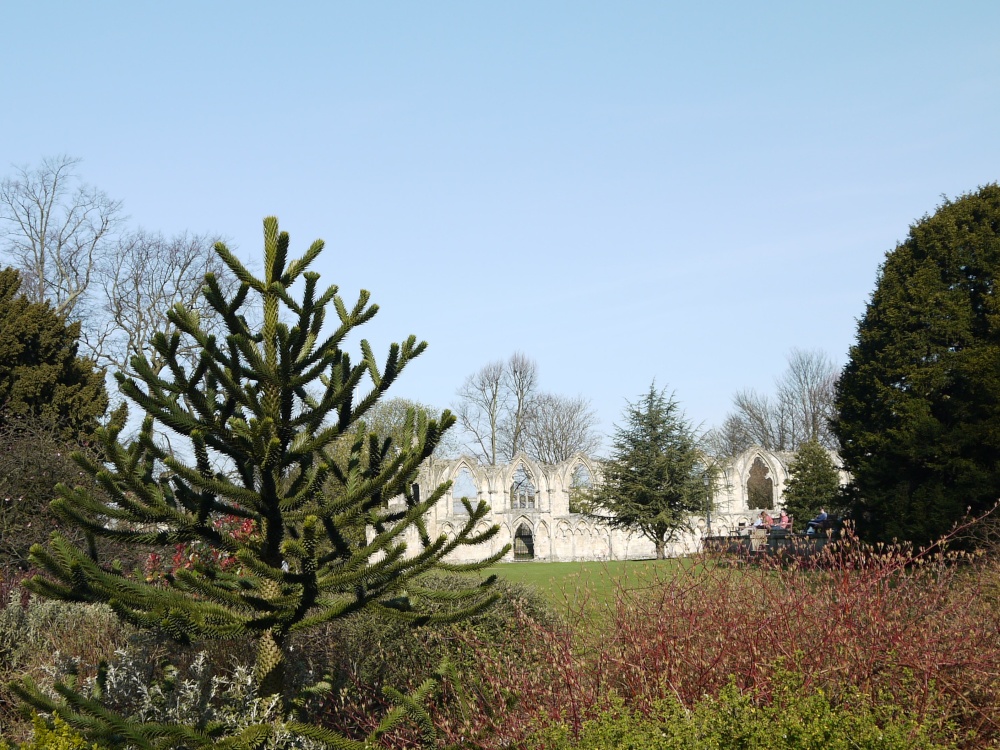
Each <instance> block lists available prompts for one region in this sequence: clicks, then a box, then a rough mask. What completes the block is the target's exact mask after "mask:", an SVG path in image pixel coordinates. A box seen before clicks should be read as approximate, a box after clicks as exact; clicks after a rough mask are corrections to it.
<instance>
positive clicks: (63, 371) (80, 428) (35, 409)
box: [0, 268, 108, 439]
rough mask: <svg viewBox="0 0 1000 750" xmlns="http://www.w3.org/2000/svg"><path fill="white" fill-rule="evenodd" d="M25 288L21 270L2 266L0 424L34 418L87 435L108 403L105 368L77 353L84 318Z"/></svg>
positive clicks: (13, 424)
mask: <svg viewBox="0 0 1000 750" xmlns="http://www.w3.org/2000/svg"><path fill="white" fill-rule="evenodd" d="M20 288H21V279H20V276H19V274H18V272H17V271H15V270H13V269H11V268H8V269H5V270H3V271H0V428H3V427H16V426H17V425H18V424H21V423H24V422H26V421H30V422H34V423H41V424H43V425H45V426H46V427H47V428H53V429H56V430H58V432H59V433H61V434H62V435H63V436H64V437H66V438H68V439H76V438H77V437H78V436H83V437H87V436H89V435H91V434H92V433H93V431H94V429H95V428H96V427H97V424H98V420H99V419H100V417H101V416H102V415H103V414H104V412H105V410H106V409H107V406H108V395H107V392H106V391H105V388H104V373H103V372H101V371H100V370H98V369H96V368H95V367H94V363H93V362H92V361H91V360H89V359H87V358H85V357H80V356H78V355H77V348H78V340H79V337H80V324H79V323H78V322H77V323H69V322H67V320H66V318H65V317H63V316H62V315H59V314H58V313H56V311H55V310H53V309H52V307H51V305H49V304H48V303H47V302H32V301H30V300H29V299H28V298H27V297H25V296H24V295H22V294H20V293H19V292H20Z"/></svg>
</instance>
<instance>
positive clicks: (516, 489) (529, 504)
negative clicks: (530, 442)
mask: <svg viewBox="0 0 1000 750" xmlns="http://www.w3.org/2000/svg"><path fill="white" fill-rule="evenodd" d="M510 507H511V508H534V507H535V485H534V483H533V482H532V481H531V474H529V473H528V470H527V469H525V468H524V464H519V465H518V467H517V470H516V471H515V472H514V476H513V478H512V479H511V482H510Z"/></svg>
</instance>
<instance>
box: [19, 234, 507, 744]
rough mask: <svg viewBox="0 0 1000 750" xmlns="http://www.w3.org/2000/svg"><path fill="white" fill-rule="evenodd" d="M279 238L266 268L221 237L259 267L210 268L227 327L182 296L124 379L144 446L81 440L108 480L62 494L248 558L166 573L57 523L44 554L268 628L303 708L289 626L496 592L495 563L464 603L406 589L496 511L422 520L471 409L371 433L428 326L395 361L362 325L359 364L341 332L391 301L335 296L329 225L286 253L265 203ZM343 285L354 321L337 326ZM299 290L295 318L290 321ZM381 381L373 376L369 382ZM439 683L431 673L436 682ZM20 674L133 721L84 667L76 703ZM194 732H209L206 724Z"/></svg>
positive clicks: (230, 259) (69, 504) (98, 521)
mask: <svg viewBox="0 0 1000 750" xmlns="http://www.w3.org/2000/svg"><path fill="white" fill-rule="evenodd" d="M264 240H265V241H264V248H265V253H264V277H263V278H257V277H255V276H254V275H253V274H251V273H250V272H249V271H248V270H247V269H246V268H245V267H244V266H243V265H242V264H241V263H240V262H239V261H238V260H237V259H236V258H235V256H234V255H233V254H232V253H231V252H230V251H229V250H228V249H227V248H226V247H225V246H224V245H222V244H220V245H218V246H217V248H216V249H217V252H218V253H219V256H220V257H221V258H222V260H223V261H224V262H225V263H226V264H227V265H228V266H229V268H230V269H232V271H233V272H234V274H235V275H236V276H237V278H238V279H239V280H240V282H241V284H240V288H239V290H238V291H237V292H236V294H235V296H234V297H233V299H231V300H227V299H226V298H225V297H224V295H223V294H222V291H221V289H220V287H219V285H218V283H217V282H216V280H215V279H214V278H213V277H211V276H207V277H206V284H205V297H206V299H207V301H208V303H209V304H210V305H211V306H212V307H213V308H214V309H215V310H217V311H218V312H219V313H220V315H221V317H222V319H223V320H224V321H225V325H226V331H227V334H226V336H225V339H224V340H221V341H220V340H217V339H216V338H214V337H212V336H209V335H208V334H207V333H206V332H205V331H204V330H203V329H202V328H201V327H200V323H199V320H198V316H197V315H195V314H193V313H190V312H189V311H187V310H185V309H184V308H183V307H180V306H178V307H175V308H174V309H172V310H171V311H170V313H169V318H170V320H171V322H172V323H173V325H174V326H175V327H176V329H177V331H178V332H177V333H175V334H173V335H172V336H170V337H169V338H168V337H166V336H165V335H163V334H157V335H156V336H154V338H153V341H152V345H153V347H154V348H155V350H156V352H157V353H158V355H159V356H160V357H162V358H163V360H164V362H165V364H166V366H165V367H162V368H154V367H152V366H151V365H150V363H149V362H148V361H146V359H145V358H136V359H135V360H134V361H133V363H132V365H133V368H134V372H135V373H136V376H135V377H134V378H126V377H124V376H122V375H118V376H117V377H118V380H119V384H120V387H121V390H122V392H123V393H124V394H125V395H126V396H127V397H128V398H129V399H130V400H131V401H132V402H134V403H135V404H137V405H138V406H139V407H140V408H141V409H142V410H143V411H144V412H145V414H146V418H145V419H144V421H143V425H142V429H141V430H140V434H139V437H138V439H137V440H135V441H133V442H132V443H130V444H127V445H126V444H123V443H122V442H120V431H121V425H120V424H116V425H112V426H109V427H107V428H104V429H102V430H100V431H99V433H98V435H99V440H100V442H101V444H102V445H103V446H104V448H105V455H106V456H107V463H106V464H104V465H98V464H95V463H94V462H92V461H87V460H85V459H82V458H81V459H80V466H81V467H82V468H83V470H84V471H85V472H86V473H88V474H90V475H92V476H94V477H95V478H96V479H97V481H98V483H99V484H100V486H101V487H102V489H103V490H104V493H105V495H106V496H98V495H95V494H93V493H90V492H88V491H86V490H84V489H80V488H75V489H74V488H70V487H66V486H59V487H58V488H57V492H58V494H59V499H57V500H56V501H55V502H54V503H53V507H54V508H55V509H56V510H57V512H59V513H60V514H61V515H63V516H64V517H65V518H67V519H68V520H71V521H73V522H75V523H78V524H80V525H81V526H83V527H84V528H86V529H87V530H88V531H90V532H92V533H93V534H96V535H99V536H104V537H113V538H117V539H120V540H126V541H129V542H131V543H134V544H137V545H143V544H177V543H186V542H192V541H198V542H201V543H204V544H206V545H208V546H209V547H210V548H212V549H215V550H219V551H222V552H225V553H226V554H227V555H231V556H232V557H234V558H235V560H236V561H237V565H236V566H235V568H234V569H233V570H220V569H214V568H209V567H207V566H201V565H196V566H195V567H194V568H193V569H191V570H182V571H178V573H177V574H176V575H172V576H168V578H167V581H166V585H164V584H163V583H149V582H146V581H143V580H137V579H134V578H130V577H127V576H125V575H123V574H122V573H121V571H119V570H116V569H114V568H109V567H107V566H104V565H101V564H100V563H99V562H98V561H97V560H95V559H93V557H92V555H90V554H88V552H87V551H85V550H81V549H78V548H76V547H74V546H73V545H71V544H69V543H68V542H67V541H66V540H64V539H63V538H61V537H59V536H58V535H54V536H53V539H52V542H51V545H50V547H49V548H48V549H44V548H41V547H39V546H36V547H35V548H33V551H32V553H33V559H34V561H35V562H36V564H37V565H39V567H41V568H42V569H43V570H44V571H45V572H46V575H45V576H37V577H35V578H34V579H32V581H31V582H30V583H29V587H30V588H31V589H32V590H33V591H36V592H38V593H39V594H42V595H44V596H48V597H53V598H59V599H66V600H72V601H81V602H107V603H109V604H110V605H111V606H112V607H113V608H114V609H115V611H116V612H117V613H118V614H119V615H120V616H121V617H123V618H124V619H126V620H128V621H130V622H132V623H135V624H137V625H139V626H140V627H157V628H160V629H162V630H164V631H166V632H167V633H169V634H170V636H171V637H173V638H174V639H175V640H177V641H179V642H182V643H188V642H191V641H192V640H196V639H203V638H234V637H247V638H251V639H253V640H255V641H256V642H257V663H256V666H255V674H257V676H258V678H259V679H260V681H261V691H262V693H263V694H264V695H278V696H281V697H282V698H283V699H284V700H285V705H286V707H287V708H289V709H291V708H292V707H293V706H294V705H295V700H294V698H293V697H292V696H290V695H289V694H288V690H287V689H286V688H287V686H286V685H285V682H284V664H285V647H286V638H287V636H288V635H289V634H290V633H292V632H294V631H299V630H303V629H305V628H308V627H313V626H315V625H318V624H321V623H323V622H327V621H330V620H334V619H337V618H340V617H344V616H346V615H349V614H350V613H352V612H354V611H357V610H359V609H361V608H363V607H367V606H376V607H378V608H380V609H383V610H385V611H389V612H393V613H395V614H396V615H398V616H400V617H403V618H404V619H406V620H409V621H412V622H415V623H421V622H433V621H447V620H452V619H456V618H458V617H462V616H467V615H468V614H471V613H472V612H474V611H476V610H477V609H479V608H481V607H483V606H485V605H486V604H488V603H489V601H490V600H491V595H490V592H489V591H488V589H489V582H488V583H487V585H486V586H480V587H474V588H470V589H468V590H467V591H464V592H456V593H449V595H448V596H447V597H438V601H447V602H449V603H451V605H452V609H451V611H441V612H435V613H433V614H427V613H421V612H419V611H414V610H413V608H412V606H411V604H410V603H409V601H408V599H407V594H406V590H407V587H408V585H409V582H410V581H411V580H412V579H413V578H414V577H415V576H418V575H420V574H421V573H423V572H425V571H427V570H430V569H431V568H434V567H436V566H441V565H442V564H443V563H442V559H443V558H444V556H446V555H447V554H449V553H450V552H452V551H453V550H455V549H456V548H457V547H459V546H462V545H466V544H479V543H482V542H485V541H487V540H488V539H489V538H490V537H492V536H493V534H495V533H496V528H495V527H494V528H491V529H489V530H488V531H486V532H479V533H477V532H475V531H474V530H475V528H476V527H477V525H478V523H479V522H480V521H482V520H483V518H484V517H485V514H486V507H485V506H483V505H481V506H479V507H477V508H472V507H471V506H468V507H469V511H470V513H469V518H468V521H467V522H466V524H465V526H464V527H463V528H462V529H461V530H460V531H459V533H458V534H457V535H456V536H455V537H454V538H452V539H448V538H446V537H444V536H440V537H437V538H431V537H430V536H429V535H428V533H427V529H426V527H425V525H424V523H423V520H422V519H423V516H424V515H425V514H426V513H427V512H428V511H429V510H430V509H431V508H432V507H433V506H434V505H435V504H436V503H437V502H438V501H439V500H440V499H441V497H442V496H443V494H444V492H445V490H446V487H439V488H437V489H436V490H435V491H432V492H430V493H428V497H427V498H426V499H423V500H418V499H417V498H416V497H414V495H413V494H411V492H410V485H411V483H412V482H413V480H414V479H415V477H416V473H417V471H418V469H419V466H420V464H421V463H422V462H423V461H424V460H425V459H426V458H428V457H429V456H430V455H431V453H432V451H433V450H434V447H435V446H436V444H437V442H438V440H439V439H440V436H441V433H442V432H443V431H444V430H446V429H447V428H448V427H450V426H451V424H452V423H453V422H454V417H452V415H451V414H450V413H449V412H447V411H446V412H444V413H443V414H442V415H441V417H440V419H438V420H433V419H428V418H427V417H426V415H423V414H421V415H419V418H418V415H416V414H411V415H408V417H407V422H406V427H405V429H404V436H405V437H404V439H403V440H402V441H401V442H400V444H398V445H394V444H393V443H392V440H391V439H389V438H381V437H379V436H374V435H372V436H369V435H367V434H366V430H365V428H364V424H363V422H362V421H361V420H362V418H363V416H364V414H365V412H366V411H368V409H370V408H371V406H372V405H373V404H375V403H376V402H377V401H378V399H379V398H380V397H381V396H382V394H383V393H385V391H386V390H387V389H388V388H389V387H390V386H391V385H392V383H393V382H394V381H395V379H396V378H397V377H398V376H399V374H400V373H401V372H402V371H403V370H404V369H405V367H406V366H407V365H408V364H409V362H410V361H412V360H413V359H414V358H415V357H417V356H419V355H420V354H421V353H422V352H423V351H424V348H425V347H426V344H425V343H424V342H420V343H418V342H417V340H416V338H415V337H413V336H410V337H409V338H408V339H406V340H405V341H404V342H403V344H402V345H397V344H393V345H392V346H391V347H390V348H389V352H388V355H387V357H386V359H385V361H384V362H383V363H382V364H381V365H380V363H379V362H378V360H377V359H376V357H375V355H374V352H373V350H372V348H371V346H370V345H369V344H368V342H367V341H362V343H361V352H362V356H361V358H360V360H359V361H358V363H357V364H352V363H351V359H350V357H349V356H348V355H347V354H346V353H344V352H343V351H342V350H341V349H340V348H339V345H340V342H341V341H343V339H344V337H345V336H347V335H348V334H349V333H350V332H351V331H353V330H354V329H356V328H357V327H358V326H360V325H363V324H364V323H365V322H367V321H368V320H370V319H371V317H372V316H373V315H374V314H375V313H376V311H377V309H378V308H377V307H376V306H375V305H373V304H370V303H369V295H368V293H367V292H364V291H363V292H361V294H360V296H359V299H358V301H357V303H356V304H355V305H354V306H353V307H352V308H351V309H350V310H349V309H348V308H347V306H346V305H345V304H344V302H343V300H342V299H341V298H340V297H339V295H338V294H337V288H336V287H330V288H328V289H327V290H326V291H324V292H323V293H322V294H320V295H318V296H317V294H316V285H317V281H318V278H319V277H318V275H317V274H315V273H313V272H309V271H307V268H308V267H309V265H310V264H311V263H312V262H313V261H314V260H315V259H316V257H317V256H318V255H319V253H320V251H321V250H322V248H323V244H322V242H319V241H317V242H315V243H313V245H312V246H311V247H310V248H309V250H308V251H307V252H306V254H305V255H304V256H303V257H302V258H301V259H299V260H297V261H291V262H287V255H288V245H289V240H288V235H287V233H284V232H280V233H279V231H278V223H277V220H276V219H274V218H268V219H265V221H264ZM300 278H303V279H304V291H303V294H302V299H301V301H296V300H294V299H293V298H292V297H291V290H290V288H291V286H292V285H293V284H295V283H296V282H297V281H298V280H299V279H300ZM251 293H252V294H251ZM253 297H256V298H258V299H259V301H260V304H261V308H262V310H263V322H262V324H261V326H260V328H259V329H257V330H255V329H252V328H251V327H250V325H249V324H248V323H247V318H248V316H247V315H245V314H242V313H241V310H243V309H244V306H245V305H246V304H248V300H250V299H251V298H253ZM329 304H332V305H333V307H334V310H335V311H336V313H337V318H338V327H337V328H336V330H335V331H334V332H333V333H332V334H331V335H330V336H328V337H327V338H325V339H322V340H321V339H320V334H321V331H322V328H323V323H324V310H325V307H326V306H327V305H329ZM282 309H284V310H286V311H287V312H288V313H289V314H290V318H291V320H292V321H294V322H292V323H286V322H284V320H283V319H282V316H281V310H282ZM181 336H187V337H190V338H192V339H193V340H194V341H195V342H196V343H197V344H198V345H199V346H201V347H202V354H201V356H200V358H199V361H198V363H197V364H196V365H195V366H194V367H193V369H190V370H189V369H186V367H185V364H184V363H183V362H182V361H181V359H179V356H178V351H180V349H181V347H180V343H181V341H180V338H181ZM318 341H321V343H318V344H317V342H318ZM187 367H190V364H188V365H187ZM363 383H368V384H370V390H369V391H368V392H367V393H365V394H363V395H361V396H360V398H356V393H357V390H358V389H359V387H361V385H362V384H363ZM311 385H320V386H321V388H322V390H321V391H320V393H319V395H318V396H314V395H312V394H311V393H310V389H309V386H311ZM154 427H158V428H160V429H167V430H168V431H171V432H173V433H175V434H178V435H180V436H182V437H186V438H187V439H188V440H189V442H190V458H189V459H184V458H183V457H181V456H179V455H176V454H170V453H168V452H167V451H166V450H164V449H163V448H162V447H160V446H159V445H158V444H157V442H156V439H155V436H154ZM351 433H354V435H355V437H354V438H353V441H352V443H351V447H350V450H349V452H348V455H347V457H346V458H344V457H343V456H341V457H339V458H338V457H337V453H336V452H335V451H333V450H331V449H332V447H333V446H334V444H335V443H338V441H343V440H344V439H346V436H348V435H349V434H351ZM220 462H228V463H229V464H230V465H231V466H232V467H233V470H234V471H233V473H232V474H227V473H224V472H222V471H219V470H217V469H213V466H215V465H218V464H219V463H220ZM400 496H401V497H403V498H404V502H403V503H402V506H401V507H400V508H396V509H392V510H390V509H389V507H388V505H387V503H388V500H389V499H391V498H393V497H400ZM225 515H234V516H237V517H240V518H243V519H249V520H251V521H252V522H253V527H254V530H255V533H253V534H251V535H249V536H240V535H237V534H235V533H233V532H231V531H229V530H227V529H225V528H220V527H219V525H218V524H217V523H216V521H217V520H218V519H219V518H220V517H222V516H225ZM109 519H111V520H112V523H109ZM410 529H415V530H416V536H417V537H418V538H419V540H420V546H421V548H420V549H417V550H408V549H407V548H406V544H405V543H404V541H403V536H404V535H405V534H406V532H407V531H408V530H410ZM505 551H506V550H502V551H500V552H499V553H498V554H497V555H495V556H493V557H492V558H490V559H489V560H486V561H484V562H483V564H482V565H487V564H489V563H491V562H493V561H495V560H497V559H499V557H501V556H502V555H503V554H504V552H505ZM462 567H464V568H465V569H468V568H470V567H481V566H462ZM418 590H422V589H419V587H418ZM422 691H424V687H423V686H422V687H421V690H420V691H418V693H420V694H421V695H422V694H423V693H422ZM19 692H20V693H21V694H22V695H23V696H24V697H25V698H26V699H27V700H28V701H30V702H32V703H34V704H35V705H37V706H39V707H42V708H44V710H51V711H56V712H58V713H60V714H61V715H63V716H64V717H65V719H66V720H67V721H68V722H69V723H71V724H73V725H74V726H77V727H79V728H81V729H84V730H87V729H88V727H89V729H90V730H93V728H94V726H96V725H95V724H94V722H95V721H97V722H98V724H99V725H100V726H102V727H104V729H102V730H101V731H99V732H98V731H94V735H95V737H96V736H98V735H101V736H106V735H107V732H108V731H112V729H114V731H115V732H118V730H119V729H120V728H121V726H119V725H120V723H121V721H122V720H121V718H120V717H118V718H115V719H112V718H110V717H107V716H105V715H104V709H101V710H98V709H96V708H95V707H93V706H91V705H90V704H89V703H88V702H87V700H85V699H84V698H82V697H81V696H78V695H77V694H76V693H74V692H73V690H72V689H71V687H69V686H65V685H64V686H61V687H60V689H59V692H60V694H61V695H63V698H64V700H65V702H64V703H62V704H58V705H56V704H53V703H52V701H51V700H50V699H47V698H45V699H43V696H41V695H40V694H39V693H38V691H37V689H35V688H33V687H32V686H31V685H30V684H27V683H25V684H24V685H22V686H21V688H20V689H19ZM74 696H75V697H74ZM419 697H420V696H419V695H417V696H412V697H409V698H408V697H406V696H400V697H399V700H397V703H398V704H399V705H400V706H403V707H409V708H408V710H409V711H410V713H411V714H413V713H414V712H415V708H414V707H415V706H416V705H417V704H416V703H415V702H414V701H415V700H417V699H418V698H419ZM416 714H417V715H419V712H416ZM389 720H390V721H395V720H397V719H391V717H390V719H389ZM105 730H107V731H105ZM127 734H128V736H129V737H132V738H139V737H144V738H145V740H143V742H142V743H138V742H137V744H138V746H141V747H146V746H148V747H154V746H160V744H158V743H160V741H161V740H162V739H163V738H167V737H180V736H181V735H180V734H176V733H173V730H170V729H169V728H164V727H160V726H158V727H153V728H150V729H149V731H145V730H142V729H141V728H140V727H131V728H130V729H129V731H128V733H127ZM181 734H185V733H183V732H181ZM123 736H124V735H123ZM314 736H318V735H314ZM185 737H186V738H188V739H186V740H185V741H195V740H194V739H191V738H192V737H193V736H192V735H188V734H185ZM233 739H234V741H235V739H236V738H233ZM220 740H221V738H220V737H218V736H213V737H212V741H213V742H219V741H220ZM237 744H239V742H238V741H237ZM333 744H336V743H333Z"/></svg>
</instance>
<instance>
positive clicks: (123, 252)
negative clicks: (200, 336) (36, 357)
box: [84, 229, 239, 374]
mask: <svg viewBox="0 0 1000 750" xmlns="http://www.w3.org/2000/svg"><path fill="white" fill-rule="evenodd" d="M217 239H218V238H213V237H209V236H208V235H192V234H187V233H184V234H180V235H177V236H175V237H171V238H169V239H168V238H166V237H164V236H163V235H162V234H159V233H152V232H147V231H145V230H142V229H138V230H136V231H133V232H130V233H128V234H127V235H125V236H123V237H122V238H121V239H120V240H119V242H118V243H117V245H116V247H115V250H114V252H113V253H111V254H109V255H108V256H106V257H105V258H103V259H102V262H101V263H100V264H99V265H98V266H97V268H96V276H97V285H98V286H99V287H100V291H99V292H98V294H99V295H100V307H101V313H100V314H95V315H94V316H93V317H92V319H91V320H90V321H88V322H89V325H87V326H85V328H84V331H85V334H84V340H85V343H86V344H87V346H88V347H89V348H90V349H91V351H92V352H93V353H94V356H95V358H96V359H97V361H98V362H99V363H100V364H102V365H109V366H111V367H113V368H116V369H118V370H120V371H122V372H125V373H130V374H131V373H132V368H131V364H130V361H131V359H132V357H134V356H136V355H139V354H143V355H145V356H146V357H147V358H148V359H149V361H150V363H151V364H152V365H153V367H154V369H159V368H160V367H161V366H162V364H163V362H162V358H161V357H159V356H158V355H157V353H156V352H154V351H151V350H150V348H149V347H148V343H149V340H150V337H151V336H152V335H153V334H154V333H155V332H156V331H164V332H166V333H167V334H168V335H169V334H170V333H172V332H173V331H174V330H176V328H175V326H174V325H173V323H171V322H170V320H169V319H168V317H167V312H168V311H169V310H170V309H171V308H172V307H173V306H174V305H176V304H182V305H184V307H185V308H187V309H188V310H193V311H196V312H197V313H198V314H199V316H200V318H201V321H202V327H203V328H205V330H206V331H208V332H209V333H221V332H222V330H223V329H224V326H223V324H222V320H221V319H220V317H219V315H218V314H217V313H216V311H215V310H213V309H212V308H211V307H210V306H209V305H208V304H207V303H206V302H205V298H204V296H203V295H202V288H203V287H204V284H205V274H208V273H212V274H214V275H215V277H216V279H217V280H218V282H219V286H220V288H221V289H222V290H223V292H224V294H225V295H226V296H232V295H233V294H234V293H235V291H236V289H237V288H238V287H239V282H238V281H237V279H236V278H235V277H234V276H233V275H232V273H231V272H230V271H229V269H228V268H226V267H225V265H224V264H223V263H222V262H221V261H220V259H219V256H218V255H217V254H216V253H215V252H214V251H213V249H212V248H213V247H214V245H215V242H216V241H217ZM189 346H190V344H189ZM182 354H183V352H182ZM188 354H189V355H191V358H194V357H195V356H197V352H196V351H191V352H188Z"/></svg>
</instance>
